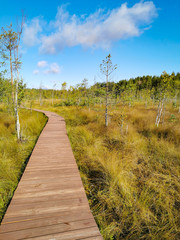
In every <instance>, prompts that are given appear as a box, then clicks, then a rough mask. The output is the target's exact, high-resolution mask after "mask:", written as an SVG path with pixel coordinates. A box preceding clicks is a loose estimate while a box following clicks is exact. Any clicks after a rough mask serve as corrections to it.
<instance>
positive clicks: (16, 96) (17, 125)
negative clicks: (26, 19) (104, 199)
mask: <svg viewBox="0 0 180 240" xmlns="http://www.w3.org/2000/svg"><path fill="white" fill-rule="evenodd" d="M18 47H19V46H18V45H17V47H16V49H15V51H16V54H17V56H16V58H15V59H16V60H15V64H16V73H17V80H16V91H15V105H14V110H15V118H16V133H17V139H18V140H19V141H20V140H21V135H20V130H21V127H20V122H19V110H18V83H19V71H18V55H19V52H18V50H19V49H18Z"/></svg>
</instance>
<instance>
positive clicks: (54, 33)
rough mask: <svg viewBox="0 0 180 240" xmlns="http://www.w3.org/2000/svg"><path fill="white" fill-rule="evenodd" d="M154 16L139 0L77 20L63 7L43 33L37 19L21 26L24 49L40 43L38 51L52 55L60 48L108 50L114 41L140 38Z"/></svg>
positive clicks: (150, 4) (152, 7)
mask: <svg viewBox="0 0 180 240" xmlns="http://www.w3.org/2000/svg"><path fill="white" fill-rule="evenodd" d="M155 17H157V8H156V6H155V5H154V3H153V2H152V1H146V2H145V1H142V0H141V1H140V2H139V3H137V4H135V5H134V6H132V7H128V5H127V3H124V4H122V5H121V6H120V7H118V8H115V9H112V10H109V11H108V12H104V11H103V10H102V9H99V10H98V11H97V12H95V13H93V14H91V15H89V16H87V15H86V14H84V15H81V16H80V17H78V16H77V15H75V14H74V15H72V16H71V15H70V14H69V13H68V12H67V11H66V9H65V6H64V5H63V6H61V7H59V8H58V12H57V15H56V18H55V20H54V21H50V23H49V24H48V25H46V28H45V29H44V32H43V31H42V30H43V28H44V26H45V24H44V23H43V21H41V19H40V18H35V19H33V20H32V21H31V23H30V24H29V25H25V29H24V38H23V39H24V43H25V44H26V45H28V46H33V45H35V44H40V52H41V53H47V54H56V53H58V52H59V51H61V50H62V49H63V48H64V47H73V46H77V45H81V46H83V47H92V48H109V47H110V46H111V45H112V43H113V42H115V41H119V40H121V39H126V38H130V37H136V36H139V35H141V34H142V33H143V32H144V31H146V30H147V29H149V27H150V24H151V23H152V21H153V19H154V18H155ZM50 30H51V32H50ZM47 31H48V33H47ZM39 33H41V35H40V34H39Z"/></svg>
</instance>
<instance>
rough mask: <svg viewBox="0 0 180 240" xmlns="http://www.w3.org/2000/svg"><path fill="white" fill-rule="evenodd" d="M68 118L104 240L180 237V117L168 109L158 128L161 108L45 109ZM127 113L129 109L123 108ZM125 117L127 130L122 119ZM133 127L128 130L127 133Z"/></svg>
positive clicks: (91, 203) (81, 170) (68, 128)
mask: <svg viewBox="0 0 180 240" xmlns="http://www.w3.org/2000/svg"><path fill="white" fill-rule="evenodd" d="M42 108H46V109H48V110H51V111H55V112H56V113H58V114H60V115H62V116H64V117H65V119H66V123H67V130H68V135H69V138H70V141H71V144H72V148H73V151H74V155H75V158H76V160H77V163H78V166H79V169H80V173H81V177H82V179H83V183H84V186H85V190H86V193H87V196H88V199H89V203H90V206H91V209H92V211H93V214H94V216H95V219H96V221H97V223H98V225H99V228H100V230H101V233H102V235H103V237H104V239H107V240H119V239H133V240H137V239H149V240H150V239H154V240H161V239H167V240H178V239H179V238H180V235H179V234H180V232H179V227H180V224H179V223H180V217H179V210H180V209H179V208H180V198H179V191H180V183H179V173H180V168H179V167H180V166H179V165H180V164H179V163H180V144H179V143H180V117H179V114H178V110H177V109H171V108H170V107H168V108H167V109H166V115H165V118H164V124H162V123H161V125H160V126H159V128H157V127H156V126H155V118H156V108H155V107H154V106H150V107H148V109H146V108H145V107H144V105H142V104H141V105H137V104H135V105H134V107H131V108H129V107H126V106H125V107H124V106H121V105H118V106H115V107H112V108H111V110H110V117H111V120H110V124H109V126H108V128H105V126H104V111H102V109H101V107H100V106H95V107H94V109H92V110H91V111H89V110H88V109H86V108H81V107H51V106H48V103H46V106H42ZM122 108H124V109H122ZM122 114H123V116H124V118H123V119H124V123H123V127H121V126H120V125H121V119H118V117H119V118H121V116H122ZM127 126H128V128H127Z"/></svg>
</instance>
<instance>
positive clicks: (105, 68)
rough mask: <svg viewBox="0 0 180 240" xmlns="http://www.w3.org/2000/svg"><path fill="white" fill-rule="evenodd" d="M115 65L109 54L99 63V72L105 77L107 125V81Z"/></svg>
mask: <svg viewBox="0 0 180 240" xmlns="http://www.w3.org/2000/svg"><path fill="white" fill-rule="evenodd" d="M116 68H117V65H112V61H111V55H110V54H109V55H108V56H107V57H106V59H105V60H103V61H102V64H100V72H101V73H102V74H103V75H105V77H106V109H105V126H106V127H107V126H108V82H109V77H110V75H111V74H112V73H113V72H114V71H115V70H116Z"/></svg>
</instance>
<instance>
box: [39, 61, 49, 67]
mask: <svg viewBox="0 0 180 240" xmlns="http://www.w3.org/2000/svg"><path fill="white" fill-rule="evenodd" d="M47 65H48V63H47V62H46V61H39V62H38V63H37V66H38V67H39V68H43V67H46V66H47Z"/></svg>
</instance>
